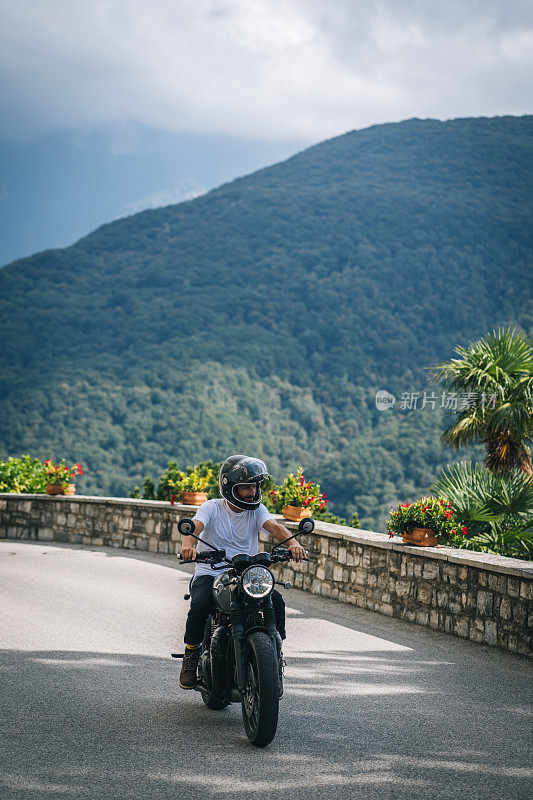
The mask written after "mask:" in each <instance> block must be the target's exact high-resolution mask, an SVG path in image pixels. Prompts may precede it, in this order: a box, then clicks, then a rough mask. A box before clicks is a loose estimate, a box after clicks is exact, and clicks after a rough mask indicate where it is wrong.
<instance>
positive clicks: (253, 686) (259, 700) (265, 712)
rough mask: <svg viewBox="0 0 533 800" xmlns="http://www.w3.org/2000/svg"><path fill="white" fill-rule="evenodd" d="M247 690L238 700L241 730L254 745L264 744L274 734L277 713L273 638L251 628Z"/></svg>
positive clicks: (246, 653)
mask: <svg viewBox="0 0 533 800" xmlns="http://www.w3.org/2000/svg"><path fill="white" fill-rule="evenodd" d="M244 673H245V677H246V691H245V694H244V697H243V699H242V701H241V705H242V718H243V721H244V729H245V731H246V735H247V737H248V739H249V740H250V742H251V743H252V744H253V745H254V746H255V747H266V745H267V744H270V742H271V741H272V739H273V738H274V736H275V735H276V728H277V726H278V713H279V672H278V659H277V654H276V651H275V649H274V646H273V645H272V641H271V639H270V637H269V636H267V634H266V633H263V631H254V633H252V634H250V636H249V637H248V639H247V640H246V644H245V648H244Z"/></svg>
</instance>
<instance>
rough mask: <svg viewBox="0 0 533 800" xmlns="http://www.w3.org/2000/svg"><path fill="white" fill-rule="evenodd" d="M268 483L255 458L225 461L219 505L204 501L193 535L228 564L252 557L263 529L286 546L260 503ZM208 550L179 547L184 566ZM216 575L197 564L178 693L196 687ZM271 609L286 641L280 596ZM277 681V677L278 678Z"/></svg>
mask: <svg viewBox="0 0 533 800" xmlns="http://www.w3.org/2000/svg"><path fill="white" fill-rule="evenodd" d="M267 478H268V471H267V468H266V465H265V463H264V462H263V461H261V460H260V459H259V458H251V457H249V456H245V455H235V456H230V457H229V458H227V459H226V460H225V461H224V463H223V464H222V466H221V467H220V473H219V487H220V494H221V495H222V497H221V498H219V499H214V500H207V501H206V502H205V503H203V504H202V505H201V506H200V507H199V509H198V511H197V512H196V515H195V517H194V523H195V533H196V535H197V536H201V535H202V531H205V535H204V538H205V540H206V541H208V542H209V544H211V545H212V546H213V547H215V548H217V549H223V550H225V551H226V555H227V557H228V558H230V559H231V558H232V556H235V555H237V554H238V553H247V554H248V555H256V554H257V553H258V549H259V548H258V536H259V532H260V530H261V529H262V528H264V529H265V530H266V531H267V532H268V533H271V534H272V536H274V538H275V539H277V540H278V541H279V542H284V541H285V540H286V539H288V538H289V537H290V536H291V533H290V532H289V531H288V530H287V528H286V527H285V526H284V525H280V524H279V522H276V520H275V519H274V517H273V516H272V514H271V513H270V511H268V510H267V508H266V507H265V506H264V505H263V504H262V503H261V484H262V483H263V481H265V480H266V479H267ZM287 546H288V548H289V549H290V551H291V555H292V558H293V559H294V560H295V561H302V560H303V559H304V558H305V556H306V553H305V550H304V548H303V547H302V546H301V545H300V544H298V542H297V541H296V540H295V539H291V541H290V542H288V543H287ZM207 549H208V548H207V547H206V546H205V545H204V544H203V543H202V542H200V543H199V544H198V545H196V541H195V539H194V538H193V537H192V536H184V537H183V540H182V545H181V557H182V558H183V560H185V561H188V560H192V561H194V560H195V558H196V550H198V552H202V551H204V550H207ZM217 574H220V573H216V572H213V570H212V569H211V566H210V565H209V564H202V563H198V564H197V565H196V567H195V572H194V577H193V580H192V585H191V590H190V593H191V607H190V609H189V614H188V616H187V623H186V626H185V637H184V641H185V655H184V657H183V664H182V668H181V673H180V681H179V683H180V686H181V688H182V689H194V687H195V686H196V684H197V668H198V660H199V658H200V651H201V643H202V638H203V634H204V627H205V623H206V621H207V617H208V616H209V612H210V610H211V602H212V600H211V589H212V586H213V581H214V580H215V577H216V575H217ZM272 605H273V607H274V612H275V615H276V629H277V631H278V633H279V635H280V637H281V639H285V636H286V634H285V603H284V602H283V598H282V596H281V594H280V593H279V592H277V591H275V590H274V591H273V592H272ZM280 678H281V675H280Z"/></svg>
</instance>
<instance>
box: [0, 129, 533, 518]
mask: <svg viewBox="0 0 533 800" xmlns="http://www.w3.org/2000/svg"><path fill="white" fill-rule="evenodd" d="M532 121H533V117H532V116H526V117H501V118H494V119H461V120H452V121H449V122H444V123H443V122H438V121H435V120H409V121H406V122H404V123H397V124H389V125H379V126H374V127H372V128H368V129H365V130H363V131H355V132H352V133H349V134H345V135H344V136H341V137H338V138H336V139H332V140H329V141H327V142H324V143H322V144H319V145H315V146H314V147H311V148H309V149H307V150H305V151H303V152H301V153H299V154H297V155H296V156H293V157H292V158H290V159H289V160H287V161H285V162H282V163H280V164H276V165H274V166H273V167H268V168H266V169H263V170H260V171H259V172H256V173H254V174H252V175H249V176H247V177H245V178H240V179H238V180H236V181H233V182H232V183H230V184H226V185H224V186H222V187H220V188H219V189H216V190H214V191H212V192H210V193H208V194H206V195H204V196H202V197H199V198H197V199H195V200H192V201H190V202H186V203H182V204H180V205H177V206H168V207H166V208H162V209H157V210H154V211H146V212H142V213H141V214H136V215H134V216H132V217H128V218H126V219H123V220H118V221H116V222H113V223H110V224H108V225H104V226H102V227H101V228H99V229H98V230H96V231H95V232H94V233H92V234H91V235H89V236H87V237H85V238H83V239H81V240H80V241H79V242H77V243H76V244H75V245H73V246H72V247H70V248H67V249H65V250H60V251H57V250H56V251H46V252H44V253H41V254H38V255H36V256H34V257H32V258H29V259H25V260H23V261H19V262H15V263H14V264H11V265H9V266H8V267H5V268H3V269H2V270H0V324H1V326H2V332H3V341H4V343H5V346H4V348H3V349H2V350H3V352H2V355H1V356H0V359H1V367H2V374H3V376H4V380H3V384H2V389H1V401H2V407H3V409H4V411H3V413H2V420H1V422H0V458H1V457H2V456H6V455H9V454H13V455H14V454H18V453H21V452H23V451H24V452H25V451H31V452H32V453H35V454H42V455H48V454H51V453H54V454H56V455H61V454H65V455H71V456H72V458H73V459H74V460H76V461H79V462H80V463H81V462H82V461H83V460H85V463H86V466H87V468H88V469H87V483H86V488H87V489H89V488H90V489H91V490H93V491H106V492H113V493H119V492H122V493H124V492H125V491H126V490H127V489H128V488H130V487H131V486H132V485H133V483H139V480H140V478H141V477H142V475H143V474H146V473H147V472H152V473H153V475H154V476H156V477H157V474H158V471H162V468H163V467H164V466H165V465H166V462H167V461H168V460H169V459H170V458H174V459H177V460H178V461H179V462H180V463H181V464H183V465H185V464H187V463H192V462H193V461H198V460H200V459H202V458H207V457H211V458H213V459H219V458H221V457H222V456H224V455H225V454H227V453H228V452H230V451H241V450H247V449H248V450H253V451H254V452H259V453H261V454H262V455H263V456H264V457H265V458H266V459H267V460H269V463H270V464H271V465H272V466H271V469H272V470H273V471H274V473H277V474H278V475H279V474H281V472H282V471H283V470H285V469H286V468H287V467H289V466H291V467H292V466H294V465H295V464H296V463H300V462H301V463H304V464H305V465H306V467H307V468H308V469H310V470H312V471H313V475H316V476H317V477H318V478H319V479H321V480H322V482H323V484H324V485H325V488H326V490H327V491H328V494H329V495H330V496H331V497H332V503H333V506H334V508H333V510H337V511H343V512H345V513H351V511H352V510H354V509H357V510H358V511H359V513H360V517H361V519H362V522H363V524H369V525H370V524H372V525H374V526H377V525H380V524H383V519H384V514H385V510H386V508H387V507H388V505H389V504H390V503H391V502H393V501H395V500H396V499H397V498H398V497H402V496H406V495H407V493H409V492H415V491H427V489H428V488H429V485H430V483H431V480H432V478H433V477H435V473H436V470H438V468H439V466H440V465H442V464H443V463H445V462H446V460H451V458H452V456H451V454H449V453H446V452H445V451H444V450H443V449H442V447H441V446H440V444H439V440H438V432H439V430H440V429H441V427H442V413H443V412H442V411H440V410H438V409H437V410H435V411H434V412H431V411H429V410H425V411H424V412H422V411H417V412H412V413H411V414H408V413H403V414H402V413H401V412H400V410H399V407H398V406H399V403H398V404H397V405H396V407H395V410H393V411H391V412H386V413H384V414H383V413H380V412H378V411H377V409H376V407H375V403H374V397H375V392H376V390H377V389H383V388H385V389H388V390H389V391H391V392H393V393H395V394H396V395H397V397H398V398H399V397H400V396H401V394H402V392H405V391H409V390H413V389H420V390H423V388H424V386H425V381H426V377H427V373H426V372H425V371H424V368H425V367H428V366H429V365H431V364H432V363H435V362H436V361H438V360H441V359H443V358H447V357H449V356H450V355H451V353H452V349H453V347H454V346H455V345H456V344H457V343H465V342H466V341H467V340H468V339H469V338H476V337H478V336H480V335H483V334H484V333H485V332H486V331H487V330H490V329H492V328H494V327H495V326H497V325H499V324H508V323H511V324H518V325H520V326H521V327H522V328H523V329H524V330H525V331H526V332H531V330H532V327H533V326H532V313H531V302H530V301H531V291H530V281H529V275H530V274H531V266H532V264H531V261H532V258H531V252H532V250H531V245H532V243H533V242H532V239H533V225H532V224H531V223H532V208H533V203H532V200H533V197H532V194H533V189H532V187H533V182H532V180H531V177H532V174H531V173H532V164H533V159H532V137H533V124H532ZM384 443H386V444H384Z"/></svg>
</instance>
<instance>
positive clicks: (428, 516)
mask: <svg viewBox="0 0 533 800" xmlns="http://www.w3.org/2000/svg"><path fill="white" fill-rule="evenodd" d="M390 512H391V513H390V519H389V521H388V522H387V530H388V532H389V536H390V537H392V536H393V534H395V533H398V534H400V535H402V534H404V533H409V532H410V531H411V530H412V529H413V528H431V530H433V531H434V532H435V534H436V536H437V537H439V536H440V537H441V538H442V539H446V540H448V539H454V538H457V537H462V536H466V534H467V528H466V526H461V525H459V524H458V523H457V522H456V521H455V520H454V519H453V509H452V504H451V502H450V501H448V502H446V501H445V500H442V499H440V498H438V497H431V496H430V497H421V498H420V500H415V502H414V503H409V502H408V501H406V502H405V503H400V505H399V506H398V507H397V508H393V507H392V506H391V509H390Z"/></svg>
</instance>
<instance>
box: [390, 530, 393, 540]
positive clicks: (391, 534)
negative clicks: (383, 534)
mask: <svg viewBox="0 0 533 800" xmlns="http://www.w3.org/2000/svg"><path fill="white" fill-rule="evenodd" d="M393 536H394V534H393V533H392V531H389V539H392V537H393Z"/></svg>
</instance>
